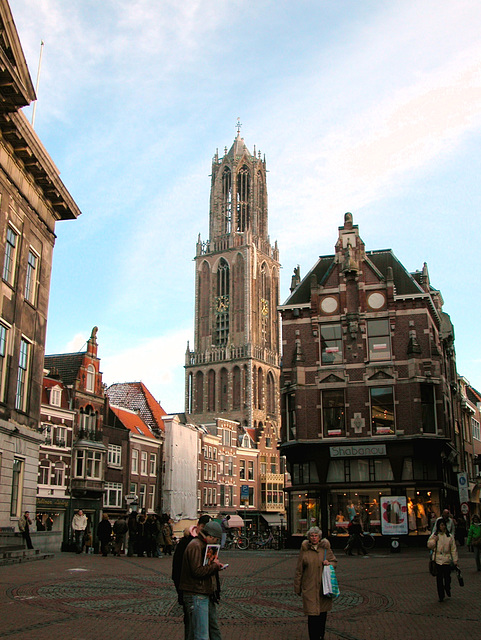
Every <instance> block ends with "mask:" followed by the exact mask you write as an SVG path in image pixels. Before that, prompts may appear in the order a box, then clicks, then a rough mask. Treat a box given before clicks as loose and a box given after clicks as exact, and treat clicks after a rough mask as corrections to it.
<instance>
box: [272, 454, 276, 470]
mask: <svg viewBox="0 0 481 640" xmlns="http://www.w3.org/2000/svg"><path fill="white" fill-rule="evenodd" d="M271 473H277V458H276V457H275V456H271Z"/></svg>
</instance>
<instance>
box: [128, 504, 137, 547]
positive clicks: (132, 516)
mask: <svg viewBox="0 0 481 640" xmlns="http://www.w3.org/2000/svg"><path fill="white" fill-rule="evenodd" d="M127 527H128V529H129V543H128V548H127V555H128V557H129V558H131V557H132V556H133V555H134V553H137V537H138V526H137V511H131V512H130V513H129V517H128V520H127Z"/></svg>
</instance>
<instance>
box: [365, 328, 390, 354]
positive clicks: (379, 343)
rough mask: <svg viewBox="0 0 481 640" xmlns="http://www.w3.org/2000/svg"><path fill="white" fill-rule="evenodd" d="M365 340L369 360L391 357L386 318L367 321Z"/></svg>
mask: <svg viewBox="0 0 481 640" xmlns="http://www.w3.org/2000/svg"><path fill="white" fill-rule="evenodd" d="M367 340H368V347H369V361H370V362H376V361H380V360H390V359H391V336H390V331H389V320H388V319H387V318H386V319H384V320H368V321H367Z"/></svg>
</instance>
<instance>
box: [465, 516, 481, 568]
mask: <svg viewBox="0 0 481 640" xmlns="http://www.w3.org/2000/svg"><path fill="white" fill-rule="evenodd" d="M466 544H467V545H468V547H469V546H470V545H471V546H472V547H473V551H474V560H475V562H476V569H477V570H478V571H481V559H480V554H481V520H480V518H479V516H478V515H474V516H473V517H472V519H471V526H470V527H469V531H468V539H467V541H466Z"/></svg>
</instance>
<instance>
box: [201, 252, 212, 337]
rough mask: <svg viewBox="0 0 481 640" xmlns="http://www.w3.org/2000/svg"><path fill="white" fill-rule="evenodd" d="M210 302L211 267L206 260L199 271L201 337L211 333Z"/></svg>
mask: <svg viewBox="0 0 481 640" xmlns="http://www.w3.org/2000/svg"><path fill="white" fill-rule="evenodd" d="M210 304H211V291H210V267H209V264H208V263H207V262H206V261H204V262H203V263H202V267H201V269H200V273H199V334H200V337H201V338H205V337H206V336H208V335H209V310H210Z"/></svg>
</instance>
